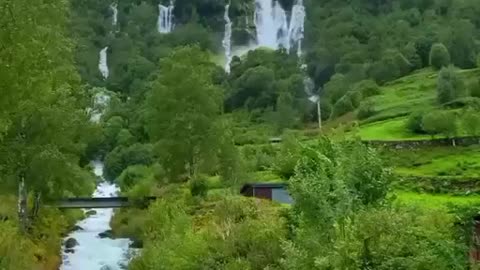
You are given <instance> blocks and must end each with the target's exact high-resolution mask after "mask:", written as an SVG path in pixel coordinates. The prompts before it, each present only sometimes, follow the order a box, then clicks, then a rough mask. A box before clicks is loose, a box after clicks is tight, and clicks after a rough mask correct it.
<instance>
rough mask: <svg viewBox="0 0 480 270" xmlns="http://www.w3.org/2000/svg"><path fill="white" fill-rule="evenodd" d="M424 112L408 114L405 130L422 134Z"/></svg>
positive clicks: (423, 131)
mask: <svg viewBox="0 0 480 270" xmlns="http://www.w3.org/2000/svg"><path fill="white" fill-rule="evenodd" d="M424 115H425V113H424V112H421V111H418V112H413V113H412V114H410V116H409V117H408V120H407V123H406V125H407V129H408V130H410V131H411V132H413V133H416V134H424V133H425V130H424V129H423V122H422V121H423V116H424Z"/></svg>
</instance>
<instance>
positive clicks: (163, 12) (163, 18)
mask: <svg viewBox="0 0 480 270" xmlns="http://www.w3.org/2000/svg"><path fill="white" fill-rule="evenodd" d="M174 8H175V6H174V5H173V1H170V4H169V5H168V7H167V6H164V5H161V4H160V5H158V9H159V14H158V32H160V33H162V34H167V33H170V32H172V30H173V9H174Z"/></svg>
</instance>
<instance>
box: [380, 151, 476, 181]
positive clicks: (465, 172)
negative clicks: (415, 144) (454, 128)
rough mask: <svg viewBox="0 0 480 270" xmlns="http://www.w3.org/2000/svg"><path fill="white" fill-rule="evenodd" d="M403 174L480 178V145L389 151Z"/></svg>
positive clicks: (390, 156) (389, 155)
mask: <svg viewBox="0 0 480 270" xmlns="http://www.w3.org/2000/svg"><path fill="white" fill-rule="evenodd" d="M386 155H387V158H388V159H389V161H390V164H391V165H392V166H394V168H395V171H396V172H397V173H399V174H402V175H414V176H463V177H468V178H480V147H479V146H471V147H455V148H453V147H432V148H426V149H417V150H397V151H392V152H390V153H387V154H386Z"/></svg>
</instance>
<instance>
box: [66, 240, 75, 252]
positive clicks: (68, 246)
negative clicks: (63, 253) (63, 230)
mask: <svg viewBox="0 0 480 270" xmlns="http://www.w3.org/2000/svg"><path fill="white" fill-rule="evenodd" d="M75 246H78V241H77V240H76V239H75V238H68V239H67V241H65V248H66V249H67V250H69V249H72V248H74V247H75Z"/></svg>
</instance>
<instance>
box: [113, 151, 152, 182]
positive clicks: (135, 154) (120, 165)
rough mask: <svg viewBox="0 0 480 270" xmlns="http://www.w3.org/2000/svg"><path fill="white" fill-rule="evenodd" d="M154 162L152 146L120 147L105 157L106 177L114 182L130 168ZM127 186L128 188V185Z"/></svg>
mask: <svg viewBox="0 0 480 270" xmlns="http://www.w3.org/2000/svg"><path fill="white" fill-rule="evenodd" d="M153 162H154V151H153V146H152V145H150V144H133V145H131V146H128V147H123V146H119V147H116V148H115V149H113V151H112V152H110V153H108V155H107V156H106V157H105V176H106V179H109V180H111V181H113V180H115V179H117V177H118V176H120V174H121V173H122V172H123V170H125V169H126V168H127V167H129V166H132V165H151V164H152V163H153ZM126 184H127V186H128V183H126Z"/></svg>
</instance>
